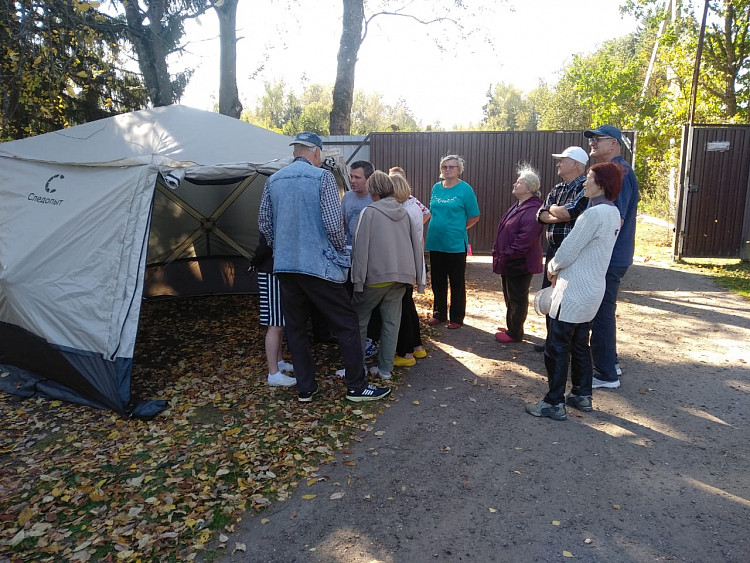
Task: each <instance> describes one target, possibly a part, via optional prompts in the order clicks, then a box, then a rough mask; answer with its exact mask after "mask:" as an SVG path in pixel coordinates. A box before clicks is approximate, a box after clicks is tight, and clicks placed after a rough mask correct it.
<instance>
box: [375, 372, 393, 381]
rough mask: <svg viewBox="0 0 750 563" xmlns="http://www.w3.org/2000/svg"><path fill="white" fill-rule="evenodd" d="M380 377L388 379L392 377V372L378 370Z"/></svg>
mask: <svg viewBox="0 0 750 563" xmlns="http://www.w3.org/2000/svg"><path fill="white" fill-rule="evenodd" d="M378 377H380V379H385V380H386V381H387V380H389V379H390V378H391V372H390V371H380V370H378Z"/></svg>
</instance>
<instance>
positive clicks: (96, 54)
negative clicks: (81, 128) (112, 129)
mask: <svg viewBox="0 0 750 563" xmlns="http://www.w3.org/2000/svg"><path fill="white" fill-rule="evenodd" d="M96 5H98V4H97V3H91V4H89V3H87V2H79V1H75V0H48V1H46V2H34V1H32V0H15V1H13V2H11V1H7V2H3V3H2V4H1V5H0V81H1V82H2V85H3V87H2V89H0V141H3V140H10V139H18V138H22V137H27V136H29V135H35V134H39V133H46V132H48V131H54V130H57V129H61V128H64V127H67V126H69V125H76V124H79V123H83V122H85V121H91V120H94V119H99V118H101V117H106V116H108V115H112V114H115V113H119V112H123V111H129V110H133V109H140V108H142V107H144V106H145V105H146V103H147V100H148V99H147V95H146V91H145V89H144V88H143V85H142V84H141V81H140V79H139V77H138V76H136V75H135V74H133V73H131V72H129V71H127V70H125V69H124V64H123V62H122V55H123V53H122V37H123V31H124V30H123V27H122V26H121V25H119V24H118V23H117V22H116V21H113V20H112V19H111V18H110V17H109V16H107V15H105V14H103V13H101V12H99V11H97V10H96V8H95V6H96Z"/></svg>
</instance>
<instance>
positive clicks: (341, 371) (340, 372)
mask: <svg viewBox="0 0 750 563" xmlns="http://www.w3.org/2000/svg"><path fill="white" fill-rule="evenodd" d="M336 377H340V378H341V379H344V378H345V377H346V369H337V370H336Z"/></svg>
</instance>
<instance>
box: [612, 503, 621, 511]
mask: <svg viewBox="0 0 750 563" xmlns="http://www.w3.org/2000/svg"><path fill="white" fill-rule="evenodd" d="M612 508H614V509H615V510H620V505H619V504H613V505H612Z"/></svg>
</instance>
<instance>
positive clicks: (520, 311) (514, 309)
mask: <svg viewBox="0 0 750 563" xmlns="http://www.w3.org/2000/svg"><path fill="white" fill-rule="evenodd" d="M532 277H533V275H532V274H521V275H520V276H506V275H501V276H500V280H501V281H502V284H503V297H504V298H505V309H506V313H505V327H506V331H505V332H506V334H507V335H508V336H510V337H511V338H514V339H516V340H523V324H524V323H525V322H526V315H527V314H528V312H529V287H531V278H532Z"/></svg>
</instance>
